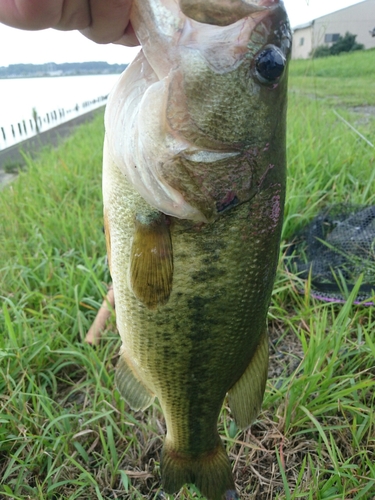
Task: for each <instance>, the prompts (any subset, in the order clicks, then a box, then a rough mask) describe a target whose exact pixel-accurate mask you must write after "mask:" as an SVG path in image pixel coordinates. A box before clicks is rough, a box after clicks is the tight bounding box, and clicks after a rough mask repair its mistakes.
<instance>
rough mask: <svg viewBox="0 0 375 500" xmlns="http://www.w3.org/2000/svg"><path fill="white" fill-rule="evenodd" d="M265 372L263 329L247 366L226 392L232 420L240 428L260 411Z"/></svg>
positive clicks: (266, 354)
mask: <svg viewBox="0 0 375 500" xmlns="http://www.w3.org/2000/svg"><path fill="white" fill-rule="evenodd" d="M267 374H268V332H267V330H265V332H264V334H263V335H262V337H261V339H260V342H259V344H258V347H257V350H256V351H255V354H254V356H253V357H252V358H251V361H250V363H249V366H248V367H247V368H246V370H245V372H244V373H243V375H242V377H241V378H240V379H239V380H238V381H237V382H236V384H235V385H234V386H233V387H232V388H231V389H230V391H229V392H228V402H229V406H230V409H231V411H232V413H233V417H234V420H235V421H236V424H237V425H238V426H239V427H240V428H242V429H244V428H246V427H248V426H249V425H250V424H251V423H252V422H253V421H254V420H255V419H256V417H257V415H258V413H259V411H260V408H261V406H262V401H263V394H264V390H265V387H266V382H267Z"/></svg>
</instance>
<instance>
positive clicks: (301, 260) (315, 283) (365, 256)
mask: <svg viewBox="0 0 375 500" xmlns="http://www.w3.org/2000/svg"><path fill="white" fill-rule="evenodd" d="M286 264H287V267H288V269H289V270H290V271H291V272H293V273H296V274H298V276H299V277H300V278H302V279H305V280H307V279H308V278H309V275H310V273H311V293H312V295H313V296H315V297H316V298H318V299H321V300H326V301H345V300H346V299H347V297H348V295H349V293H350V292H351V291H352V290H353V287H354V286H355V284H356V283H357V281H358V279H359V277H360V276H361V275H362V276H363V279H362V284H361V286H360V288H359V290H358V294H357V296H356V298H355V302H356V303H365V304H366V305H373V301H374V300H375V297H374V291H375V206H370V207H363V206H353V205H344V204H338V205H332V206H330V207H328V208H326V209H325V210H323V211H322V212H320V213H319V214H318V215H317V216H316V217H315V218H314V219H313V220H312V221H311V222H310V223H309V224H308V225H307V226H305V227H304V228H303V229H302V230H301V231H299V232H298V233H297V234H296V235H295V236H294V238H293V240H292V241H291V242H290V246H289V249H288V252H287V258H286Z"/></svg>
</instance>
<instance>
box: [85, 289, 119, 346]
mask: <svg viewBox="0 0 375 500" xmlns="http://www.w3.org/2000/svg"><path fill="white" fill-rule="evenodd" d="M114 308H115V297H114V295H113V287H112V285H110V286H109V288H108V293H107V295H106V296H105V298H104V300H103V303H102V305H101V306H100V309H99V311H98V314H97V315H96V317H95V319H94V322H93V324H92V325H91V327H90V329H89V331H88V332H87V335H86V338H85V341H86V342H87V343H89V344H91V345H97V344H98V343H99V341H100V337H101V334H102V332H103V331H104V330H105V327H106V324H107V321H108V319H109V317H110V316H111V313H112V311H113V310H114Z"/></svg>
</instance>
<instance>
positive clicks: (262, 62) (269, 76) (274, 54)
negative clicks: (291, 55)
mask: <svg viewBox="0 0 375 500" xmlns="http://www.w3.org/2000/svg"><path fill="white" fill-rule="evenodd" d="M285 64H286V59H285V56H284V54H283V53H282V52H281V50H280V49H279V48H278V47H275V46H274V45H271V46H268V47H266V48H265V49H263V50H262V51H261V52H259V54H258V55H257V57H256V60H255V74H256V76H257V78H258V80H259V82H260V83H264V84H273V83H276V82H277V81H278V80H279V78H280V77H281V75H282V74H283V72H284V68H285Z"/></svg>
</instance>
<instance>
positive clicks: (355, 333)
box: [0, 52, 375, 500]
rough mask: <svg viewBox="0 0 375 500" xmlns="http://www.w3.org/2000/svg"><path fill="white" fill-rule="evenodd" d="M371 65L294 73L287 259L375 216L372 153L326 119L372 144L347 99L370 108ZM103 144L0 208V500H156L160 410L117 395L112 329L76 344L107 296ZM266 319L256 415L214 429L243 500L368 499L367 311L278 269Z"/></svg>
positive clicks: (97, 141)
mask: <svg viewBox="0 0 375 500" xmlns="http://www.w3.org/2000/svg"><path fill="white" fill-rule="evenodd" d="M369 54H371V52H368V53H356V54H350V55H348V56H342V57H340V58H330V60H328V59H322V60H315V61H313V62H312V61H295V62H293V64H292V65H291V78H290V89H291V92H290V98H289V116H288V158H289V175H288V196H287V203H286V211H285V224H284V233H283V245H282V253H283V252H284V251H285V249H286V241H287V240H288V239H289V238H290V237H291V235H292V234H293V233H294V231H295V230H296V229H298V228H300V227H301V226H302V225H303V224H304V223H305V222H306V221H309V220H310V219H311V218H312V217H313V216H314V215H315V214H316V213H317V212H318V210H319V209H320V208H321V207H323V206H326V205H327V204H330V203H335V202H352V203H366V204H371V203H374V193H375V173H374V172H375V158H374V157H375V150H374V148H372V147H371V146H369V144H368V143H366V142H365V141H364V140H363V139H362V138H361V137H360V136H359V135H358V134H357V133H356V132H353V130H352V129H351V128H349V127H348V126H347V125H346V124H345V123H344V122H343V121H341V120H340V119H339V118H338V117H337V115H336V114H335V113H334V111H335V112H336V113H338V114H339V115H340V116H343V117H344V118H345V119H346V120H347V121H348V122H350V123H351V125H352V126H354V128H355V129H356V130H358V132H360V133H361V134H363V135H364V136H365V137H367V139H368V140H370V142H373V143H374V142H375V120H374V116H372V115H369V116H367V115H362V114H360V113H358V112H354V111H353V110H352V96H351V95H350V92H349V90H348V89H349V88H360V89H362V90H361V92H362V94H361V92H359V91H358V93H357V94H356V95H357V97H358V103H359V104H358V105H361V104H366V105H367V106H369V105H374V104H375V103H374V95H373V92H374V91H373V88H374V86H373V84H372V85H371V86H368V81H370V80H371V79H373V73H374V71H375V70H373V65H369V63H368V57H369ZM338 62H339V63H340V68H339V69H337V68H336V72H335V69H334V68H335V64H337V63H338ZM311 65H313V67H314V68H315V70H314V71H315V72H314V71H313V70H312V69H311V67H312V66H311ZM369 67H371V71H372V72H371V73H369ZM353 68H355V70H353ZM361 68H362V69H363V72H362V73H361ZM319 72H321V73H322V76H317V75H319ZM345 72H346V73H345ZM302 79H303V80H302ZM321 79H324V82H326V81H329V82H330V83H331V84H329V85H326V84H324V85H321V83H320V82H321ZM301 82H303V84H302V83H301ZM340 82H341V83H340ZM314 88H315V89H318V90H319V91H316V90H314ZM332 89H334V91H333V90H332ZM333 96H334V97H335V98H334V99H333ZM357 97H356V99H357ZM360 98H361V99H362V100H360ZM356 105H357V104H356ZM102 137H103V126H102V116H98V117H97V118H96V120H95V121H93V122H91V123H89V124H87V125H84V126H82V127H81V128H80V129H78V130H77V131H76V132H75V133H74V135H73V136H72V137H71V138H69V139H68V140H67V141H66V142H64V143H63V144H62V145H61V146H60V147H59V148H58V149H56V150H51V149H48V148H47V149H46V150H44V151H43V152H42V153H41V154H40V156H39V158H38V159H37V160H30V159H28V160H27V164H28V165H27V171H26V172H21V173H20V176H19V178H18V179H17V181H16V182H14V183H13V184H12V185H10V186H8V187H6V188H5V189H4V190H3V191H1V192H0V213H1V214H2V217H1V222H0V224H1V227H0V248H1V252H0V287H1V288H0V290H1V296H2V299H1V302H2V310H1V313H0V333H1V334H0V498H1V500H2V499H6V498H9V499H28V498H30V499H33V500H34V499H38V500H39V499H40V500H42V499H43V500H44V499H51V500H58V499H72V500H78V499H79V500H86V499H87V500H88V499H90V500H91V499H96V498H97V499H112V498H113V499H114V498H119V499H134V500H140V499H141V498H150V499H153V498H155V499H156V498H158V496H157V495H158V492H159V485H160V477H159V459H160V455H159V453H160V449H161V444H162V437H161V436H162V429H163V427H164V421H163V417H162V414H161V412H160V409H159V408H158V406H157V405H154V406H153V407H152V408H151V409H149V410H148V411H147V412H145V413H141V412H139V413H134V412H132V411H130V410H129V408H128V407H127V406H126V405H125V403H124V402H123V401H122V400H121V398H120V397H119V395H118V393H117V391H116V390H115V388H114V381H113V377H114V366H115V364H116V361H117V353H118V349H119V339H118V336H117V334H116V331H115V326H114V319H112V321H111V324H110V325H109V327H108V330H107V331H106V332H105V335H104V339H103V341H102V343H101V345H100V347H99V348H92V347H89V346H87V345H86V344H84V343H83V342H82V339H83V338H84V336H85V334H86V331H87V329H88V328H89V326H90V324H91V322H92V320H93V318H94V316H95V313H96V310H97V309H98V307H99V305H100V303H101V301H102V298H103V296H104V295H105V291H106V284H107V283H108V282H109V280H110V277H109V274H108V269H107V266H106V262H105V243H104V237H103V232H102V208H101V186H100V184H101V150H102ZM301 286H302V287H305V294H304V295H302V294H300V293H298V289H299V288H300V287H301ZM351 299H353V297H351ZM269 318H270V333H271V368H270V379H269V382H268V386H267V391H266V396H265V401H264V405H263V410H262V413H261V414H260V416H259V418H258V420H257V421H256V423H255V424H254V425H253V426H252V428H251V430H247V431H245V432H239V431H237V429H236V427H235V425H234V423H233V421H232V420H231V417H230V412H229V410H228V408H227V407H226V406H225V407H224V408H223V412H222V415H221V419H220V422H219V427H220V432H221V435H222V438H223V440H224V443H225V445H226V447H227V451H228V453H229V455H230V457H231V459H232V460H233V464H234V475H235V478H236V482H237V485H238V488H239V491H240V492H241V495H242V498H243V499H244V500H248V499H249V500H250V499H260V500H266V499H267V500H271V499H272V500H273V499H278V500H284V499H285V500H288V499H308V500H323V499H324V500H338V499H342V500H347V499H352V500H359V499H365V500H370V499H372V498H373V497H374V495H375V465H374V463H375V460H374V459H375V428H374V426H375V418H374V408H375V401H374V384H375V361H374V359H375V333H374V331H375V330H374V327H375V318H374V315H373V309H372V308H366V307H361V306H355V305H351V300H349V301H348V302H347V303H346V304H344V305H337V304H326V303H320V302H318V301H316V300H314V299H312V298H311V297H310V296H309V284H308V283H307V284H306V283H300V282H299V280H298V278H297V277H295V276H293V275H291V274H290V273H288V272H287V271H286V270H285V269H284V266H283V265H282V264H280V268H279V272H278V276H277V281H276V284H275V288H274V293H273V301H272V305H271V308H270V313H269ZM197 497H198V495H197V494H196V493H195V490H194V489H193V488H190V489H189V488H184V489H183V490H182V491H181V492H180V494H179V495H177V498H180V499H192V498H197ZM159 498H160V497H159Z"/></svg>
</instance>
